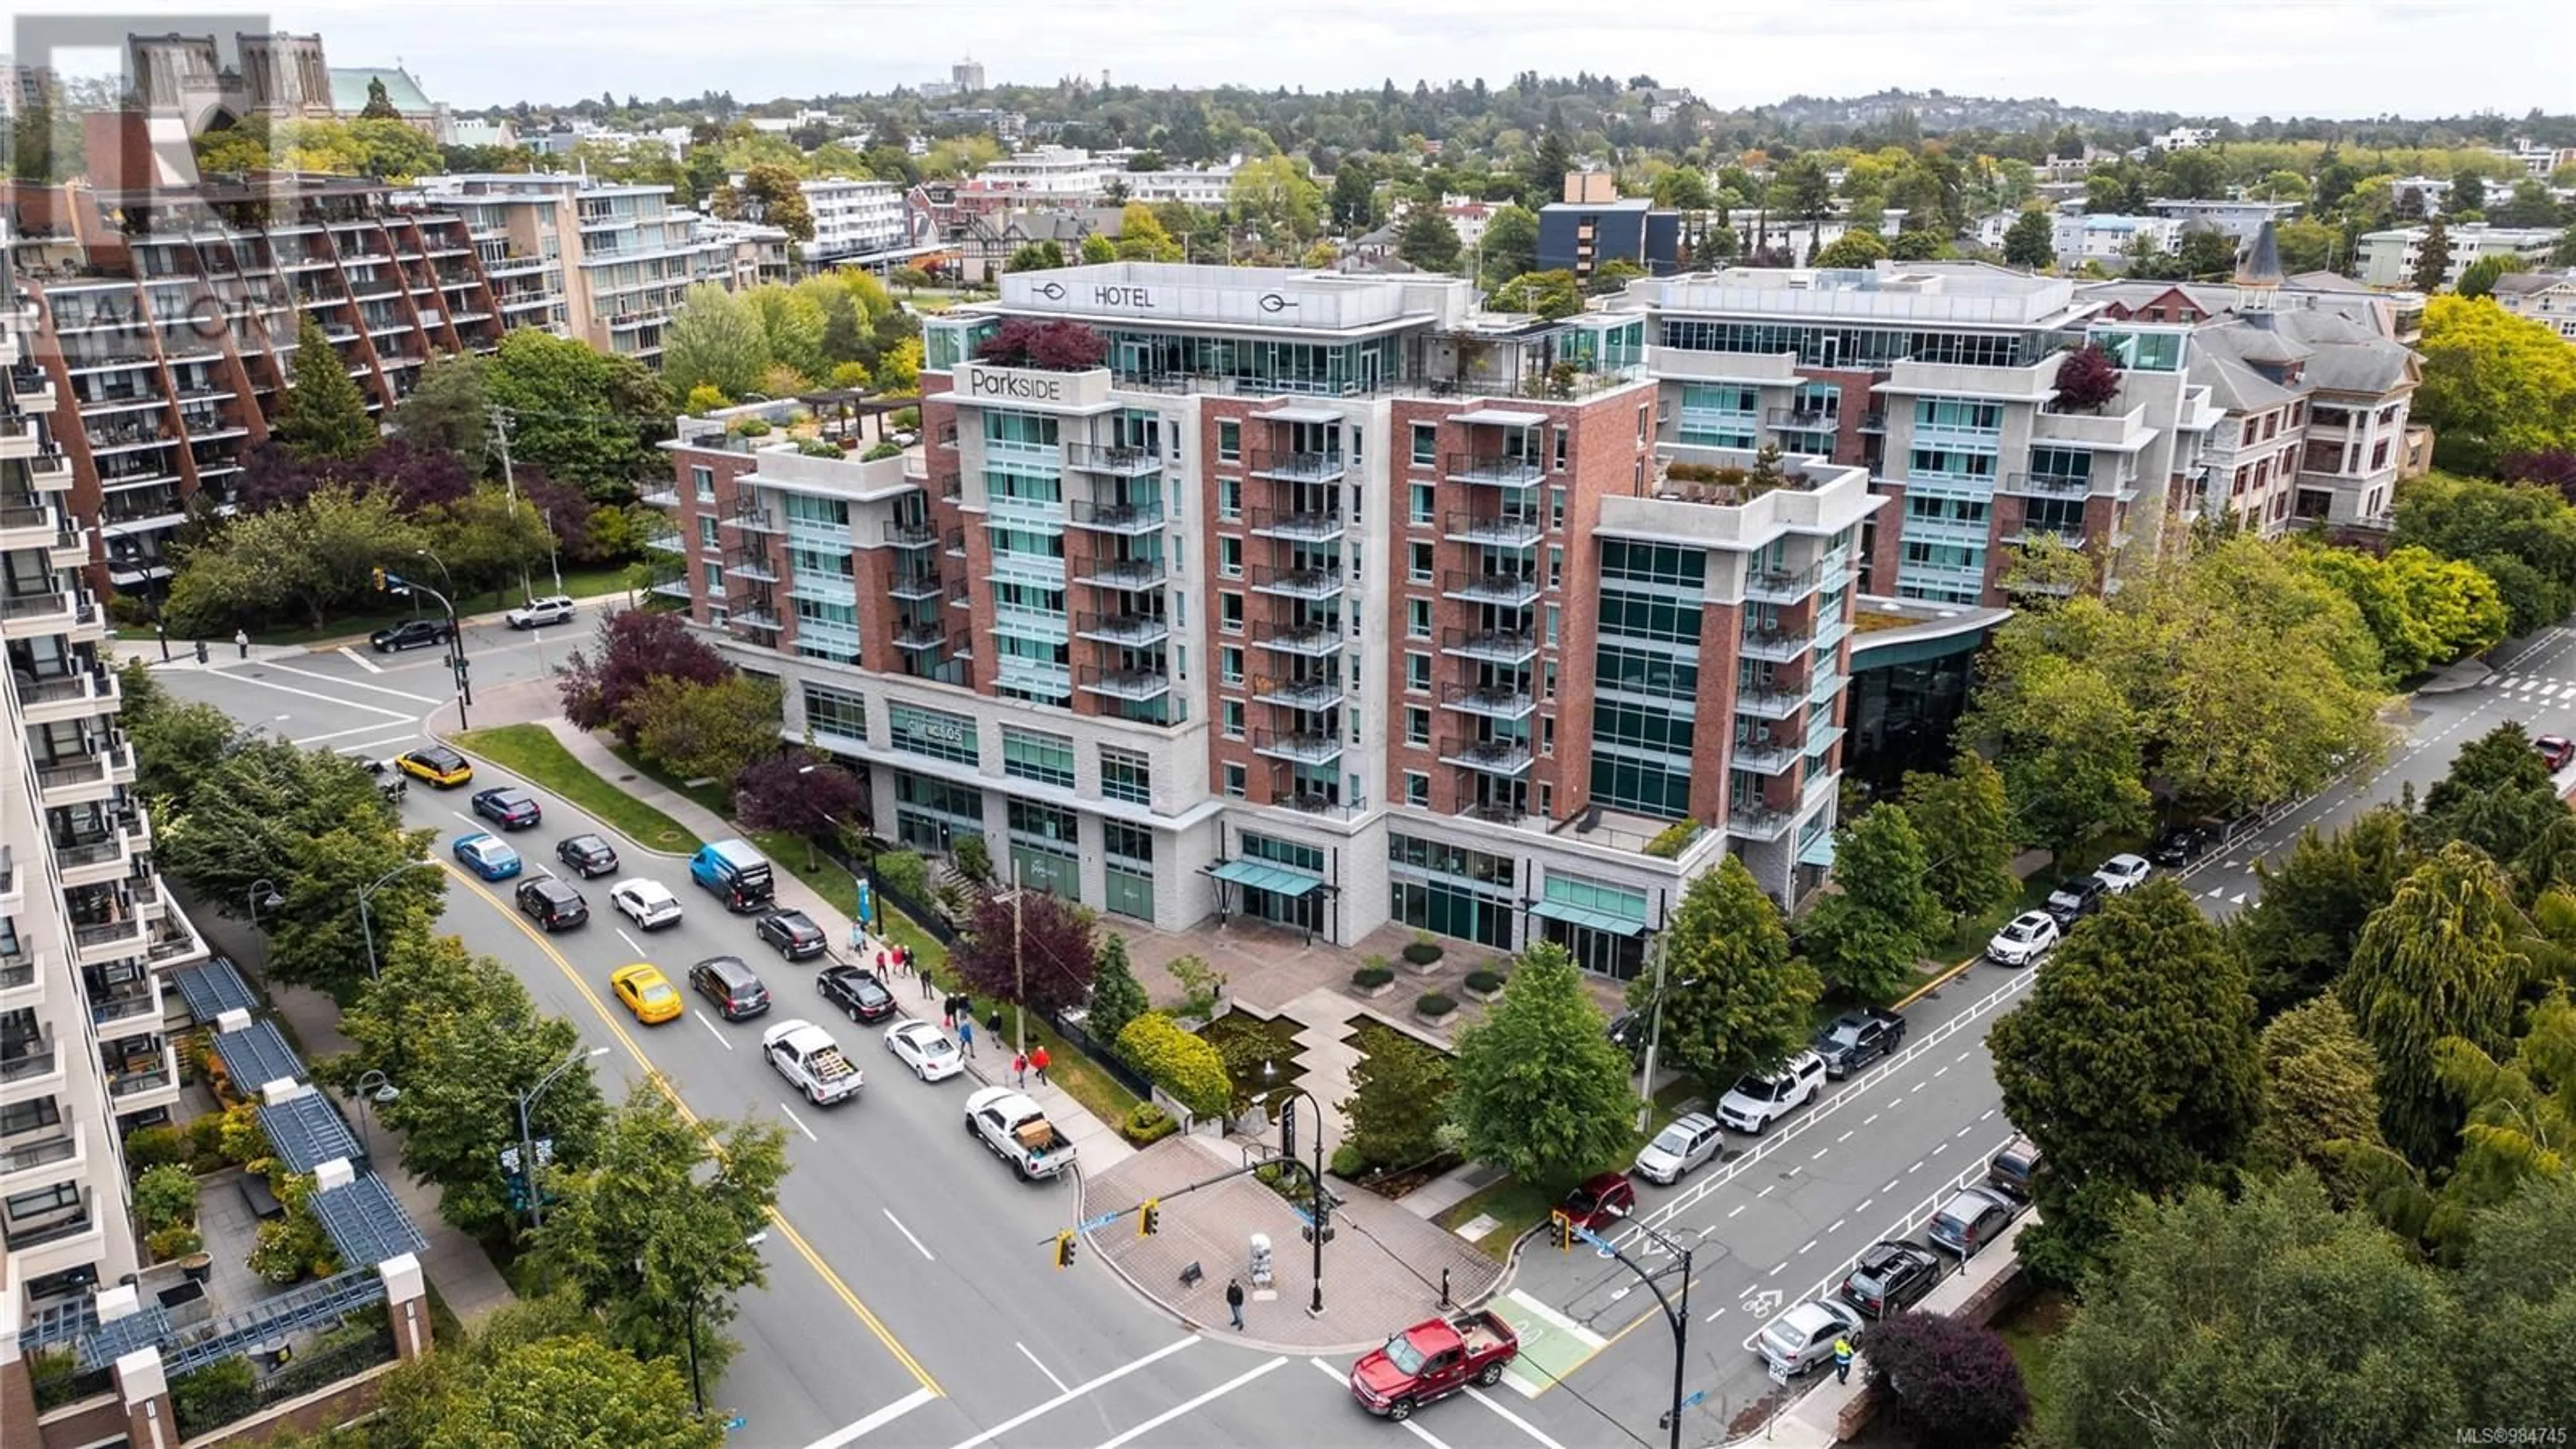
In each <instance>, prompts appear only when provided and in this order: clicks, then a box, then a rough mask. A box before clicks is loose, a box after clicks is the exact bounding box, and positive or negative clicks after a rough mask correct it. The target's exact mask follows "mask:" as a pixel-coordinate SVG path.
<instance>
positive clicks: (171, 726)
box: [116, 654, 241, 821]
mask: <svg viewBox="0 0 2576 1449" xmlns="http://www.w3.org/2000/svg"><path fill="white" fill-rule="evenodd" d="M116 673H117V684H118V689H119V691H120V692H121V693H122V694H123V695H124V696H125V708H124V711H123V712H122V713H121V714H120V715H119V716H118V718H119V719H120V720H121V721H122V722H123V723H124V725H125V733H126V737H127V738H128V739H130V740H131V741H133V743H134V788H135V793H137V794H139V795H141V796H142V797H143V799H144V800H145V802H146V803H147V804H148V805H149V806H150V808H151V810H152V815H153V818H154V819H156V820H164V821H166V820H167V819H168V818H169V816H170V815H171V814H172V813H173V811H175V810H179V809H184V808H186V806H187V802H188V801H189V800H190V799H191V798H192V797H193V796H194V795H195V793H196V791H197V789H198V787H199V786H200V785H202V784H203V783H204V782H205V781H206V780H207V779H208V778H210V777H212V776H213V775H214V773H215V770H216V767H217V766H218V765H219V764H221V763H222V761H223V759H224V757H225V756H226V755H228V754H230V753H232V750H233V746H234V743H235V742H236V741H237V740H238V739H239V738H240V734H241V727H240V726H239V725H236V724H235V723H233V717H232V716H231V715H228V714H226V713H224V712H223V711H222V710H221V709H219V708H217V707H216V706H214V705H211V704H204V703H200V702H198V701H195V700H189V701H184V702H183V701H180V700H177V699H173V698H171V697H170V694H169V692H168V691H167V690H164V689H163V688H162V687H161V681H160V680H158V679H156V678H154V677H153V676H152V674H151V672H150V669H149V667H148V666H147V665H146V664H145V663H144V661H143V656H142V655H139V654H135V655H129V656H127V658H126V661H125V663H123V664H122V665H119V666H118V667H117V671H116Z"/></svg>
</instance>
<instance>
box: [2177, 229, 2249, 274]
mask: <svg viewBox="0 0 2576 1449" xmlns="http://www.w3.org/2000/svg"><path fill="white" fill-rule="evenodd" d="M2174 260H2175V262H2177V263H2178V264H2179V265H2180V266H2181V268H2182V274H2183V275H2184V276H2186V277H2190V278H2194V279H2197V280H2200V281H2223V280H2225V279H2227V278H2229V277H2232V276H2234V275H2235V274H2236V238H2234V237H2232V236H2229V235H2228V234H2227V233H2225V232H2223V231H2218V230H2216V229H2214V228H2209V227H2195V228H2193V229H2192V230H2189V231H2186V232H2184V233H2183V234H2182V243H2181V245H2180V246H2177V247H2176V248H2175V249H2174Z"/></svg>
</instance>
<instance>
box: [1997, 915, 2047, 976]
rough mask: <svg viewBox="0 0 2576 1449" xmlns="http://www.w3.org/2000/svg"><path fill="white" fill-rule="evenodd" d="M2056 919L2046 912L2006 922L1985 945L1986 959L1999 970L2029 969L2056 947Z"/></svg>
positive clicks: (2017, 917)
mask: <svg viewBox="0 0 2576 1449" xmlns="http://www.w3.org/2000/svg"><path fill="white" fill-rule="evenodd" d="M2058 935H2059V932H2058V929H2057V918H2056V917H2055V916H2052V915H2050V914H2049V913H2048V912H2046V911H2024V912H2022V913H2021V914H2020V915H2018V916H2015V917H2013V918H2012V919H2011V920H2009V921H2006V922H2004V928H2003V929H2002V930H2000V931H1997V932H1995V938H1994V939H1993V940H1991V941H1988V942H1987V943H1986V959H1987V960H1989V961H1992V962H1994V963H1995V964H1996V965H1998V966H2027V965H2029V964H2030V963H2031V962H2033V961H2036V960H2038V959H2039V958H2040V957H2042V956H2045V955H2047V954H2048V953H2049V952H2050V951H2052V950H2055V949H2056V947H2057V938H2058Z"/></svg>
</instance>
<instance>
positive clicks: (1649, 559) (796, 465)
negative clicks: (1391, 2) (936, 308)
mask: <svg viewBox="0 0 2576 1449" xmlns="http://www.w3.org/2000/svg"><path fill="white" fill-rule="evenodd" d="M1473 302H1474V294H1473V291H1472V289H1471V287H1470V286H1469V285H1468V284H1467V283H1465V282H1463V281H1459V280H1456V279H1452V278H1445V277H1357V276H1342V275H1331V274H1320V275H1319V274H1309V273H1302V272H1294V271H1281V270H1261V269H1253V268H1209V267H1186V266H1150V265H1139V264H1120V265H1112V266H1101V267H1081V268H1071V269H1066V270H1062V271H1055V272H1045V273H1029V274H1019V275H1012V276H1007V277H1004V278H1003V279H1002V289H1001V296H1000V298H999V299H998V300H997V301H995V302H992V303H989V304H985V305H983V306H981V307H975V308H968V309H963V310H961V311H958V312H954V313H950V314H946V315H944V316H942V317H937V318H932V319H929V320H928V321H927V323H926V327H925V335H924V345H925V350H926V354H927V363H926V367H925V371H924V382H925V394H926V395H925V397H924V399H923V403H922V414H923V424H924V427H925V429H926V430H927V434H926V441H925V443H924V444H922V445H921V446H919V447H917V448H915V449H914V450H912V451H911V452H910V453H908V454H906V455H904V456H901V457H887V458H882V459H879V460H876V461H873V462H865V461H849V460H845V459H835V458H822V457H810V456H807V455H806V454H804V453H803V452H801V451H799V450H798V449H796V448H795V447H793V446H792V445H789V444H787V443H785V442H783V441H780V440H779V438H778V435H777V434H776V433H775V432H774V431H765V430H764V429H755V430H753V431H754V432H755V433H761V434H762V435H760V436H750V437H747V436H746V435H745V432H744V430H743V429H742V427H741V426H739V424H740V422H741V420H742V417H743V416H744V414H739V413H738V414H736V415H732V416H717V417H710V418H691V419H683V420H682V422H681V425H680V430H679V431H680V437H679V438H678V440H677V441H676V442H675V443H674V444H672V445H671V448H672V453H673V464H674V469H675V478H674V482H675V486H674V488H673V490H672V492H671V493H669V494H667V495H664V496H663V497H662V498H661V499H660V500H658V501H660V502H662V503H663V504H665V505H666V506H667V507H669V509H670V510H671V512H672V515H673V518H674V522H675V524H676V525H677V533H676V536H675V537H674V538H672V539H671V540H670V541H669V547H670V548H671V549H672V550H673V551H675V552H676V553H677V554H678V555H679V556H680V557H681V559H682V560H683V568H682V570H681V571H680V572H679V573H678V574H677V575H676V576H675V577H673V578H672V579H670V580H669V581H668V582H667V583H666V584H665V585H664V586H663V587H662V588H661V589H660V590H659V591H658V592H661V593H663V594H665V595H668V596H670V597H674V598H680V599H685V600H686V601H687V605H688V607H689V609H690V611H691V614H692V617H693V618H694V619H696V620H697V621H698V622H699V623H701V624H702V625H705V626H707V627H709V628H710V629H715V630H721V631H722V634H723V636H724V643H725V647H727V648H728V649H729V650H730V651H731V652H732V654H733V655H734V657H735V658H736V659H737V660H738V661H739V662H740V663H741V664H742V665H743V667H745V668H747V669H751V670H755V671H758V672H761V673H765V674H769V675H773V676H776V677H778V678H779V679H780V680H781V681H782V683H783V686H784V691H785V696H786V700H787V718H786V720H785V721H784V725H783V728H784V732H785V733H786V735H787V736H789V737H791V738H795V739H807V738H811V739H812V740H814V741H815V742H816V743H818V744H819V745H821V746H822V747H824V748H827V749H830V750H832V751H834V752H836V753H838V754H840V755H842V756H843V757H845V758H846V759H848V760H850V761H851V762H853V763H854V764H855V765H857V766H858V767H859V768H860V769H861V770H862V771H863V772H864V773H865V775H866V778H867V781H868V785H869V790H870V794H871V799H872V802H873V804H872V810H871V814H872V817H873V821H874V824H875V827H876V829H877V830H878V832H879V833H880V834H882V835H885V836H888V837H891V838H894V839H897V840H900V841H901V842H903V843H904V844H906V845H908V846H911V847H913V848H916V849H921V850H924V851H929V852H942V851H947V850H950V849H952V848H953V847H954V845H955V843H956V841H957V840H958V839H959V838H960V837H962V836H965V835H969V834H973V835H981V836H984V837H986V838H987V839H988V840H990V841H991V842H992V846H991V853H992V855H993V857H994V859H995V860H996V862H997V863H1000V864H1001V865H1002V867H1003V868H1004V869H1005V870H1007V871H1008V872H1009V873H1010V874H1012V875H1013V876H1015V877H1016V878H1017V879H1019V880H1020V881H1022V882H1024V883H1026V884H1029V885H1034V886H1039V887H1043V888H1046V889H1049V890H1054V891H1057V892H1059V893H1061V894H1064V895H1066V896H1070V897H1078V898H1079V899H1081V900H1082V901H1084V902H1085V903H1086V904H1089V905H1092V906H1095V907H1098V908H1100V909H1103V910H1105V911H1108V912H1110V913H1112V914H1116V915H1125V916H1130V917H1134V918H1136V919H1139V920H1144V921H1149V922H1152V923H1154V924H1155V925H1157V926H1160V927H1164V928H1177V927H1181V926H1186V925H1189V924H1191V923H1193V922H1197V921H1199V920H1202V919H1205V918H1207V917H1210V916H1212V915H1220V914H1241V915H1248V916H1253V917H1257V918H1261V919H1266V920H1269V921H1273V922H1278V923H1281V924H1284V925H1289V926H1293V927H1298V928H1302V929H1304V930H1307V931H1310V932H1313V933H1316V934H1319V935H1322V936H1324V937H1327V938H1329V939H1331V940H1334V941H1337V942H1344V943H1348V942H1352V941H1356V940H1358V939H1359V938H1361V937H1362V936H1365V935H1367V934H1368V933H1369V932H1371V931H1373V930H1375V929H1377V928H1379V927H1381V926H1383V925H1385V924H1387V923H1389V922H1397V923H1402V924H1404V925H1409V926H1413V927H1417V928H1420V929H1424V930H1430V931H1434V932H1437V933H1439V934H1442V935H1447V936H1454V937H1460V938H1463V939H1466V940H1470V941H1474V942H1477V943H1479V944H1482V945H1486V946H1490V947H1494V948H1497V949H1505V950H1508V949H1516V948H1518V947H1519V946H1521V945H1523V944H1526V943H1527V942H1528V941H1530V940H1533V939H1540V938H1546V939H1554V940H1558V941H1561V942H1563V943H1565V944H1567V945H1568V946H1570V947H1571V948H1573V949H1574V951H1575V953H1576V955H1577V957H1578V958H1579V959H1580V960H1582V961H1583V963H1584V964H1585V965H1586V966H1587V967H1588V968H1590V969H1593V970H1597V971H1602V972H1606V973H1609V974H1613V975H1627V974H1631V973H1633V972H1634V971H1635V970H1636V969H1637V968H1638V965H1639V963H1640V961H1641V959H1642V949H1643V940H1644V937H1645V935H1646V933H1648V932H1649V931H1650V930H1651V929H1653V928H1655V927H1656V926H1658V925H1660V924H1661V922H1662V921H1663V919H1664V914H1665V912H1666V911H1667V910H1669V908H1670V906H1671V904H1672V901H1673V899H1674V897H1675V896H1676V894H1677V893H1678V891H1679V890H1680V887H1681V884H1682V882H1683V881H1685V880H1686V879H1688V878H1689V877H1690V876H1691V875H1693V874H1696V873H1697V872H1698V871H1700V870H1703V869H1706V868H1708V866H1709V865H1710V864H1711V863H1712V862H1713V861H1714V859H1715V858H1716V856H1717V854H1718V853H1719V852H1721V851H1733V852H1735V853H1737V854H1739V855H1741V856H1742V857H1743V858H1744V860H1745V861H1746V863H1747V864H1748V865H1749V866H1750V867H1751V868H1752V870H1753V871H1754V873H1755V875H1756V877H1757V878H1758V879H1759V880H1761V882H1762V883H1763V885H1764V886H1765V888H1766V889H1768V890H1770V891H1771V892H1773V893H1774V894H1775V895H1777V896H1779V897H1780V898H1782V899H1784V900H1787V899H1792V898H1794V897H1796V896H1797V895H1799V894H1802V893H1803V891H1804V890H1806V889H1808V888H1810V887H1812V886H1813V885H1814V884H1816V883H1817V882H1819V881H1820V880H1821V879H1822V876H1823V871H1824V868H1825V866H1826V865H1827V864H1828V863H1829V861H1830V858H1831V835H1830V832H1831V829H1832V825H1833V819H1834V803H1835V802H1834V795H1835V788H1834V787H1835V782H1836V780H1837V778H1838V774H1839V745H1840V738H1841V734H1842V724H1841V719H1840V713H1841V707H1842V695H1843V685H1844V681H1845V677H1846V674H1847V666H1846V663H1845V661H1846V659H1847V654H1848V644H1847V636H1848V633H1849V629H1850V618H1851V614H1852V608H1853V602H1854V597H1855V589H1854V573H1855V570H1856V567H1857V560H1858V556H1859V555H1858V542H1859V534H1860V530H1861V527H1862V524H1863V521H1864V520H1865V519H1866V518H1867V517H1868V516H1869V515H1870V514H1871V512H1872V511H1873V510H1874V509H1876V508H1878V507H1880V506H1881V505H1880V504H1879V502H1878V500H1876V499H1875V498H1873V497H1872V496H1871V493H1870V488H1869V477H1868V474H1867V472H1866V471H1865V470H1864V469H1862V468H1860V467H1858V466H1855V465H1853V464H1852V463H1849V462H1840V463H1838V462H1834V461H1831V460H1830V459H1826V458H1821V457H1813V456H1805V457H1801V456H1791V457H1787V458H1783V459H1779V460H1777V461H1776V463H1775V462H1774V460H1772V459H1770V458H1768V457H1758V456H1757V454H1756V452H1755V450H1754V441H1755V440H1746V441H1745V442H1744V444H1743V446H1741V447H1727V446H1720V445H1718V444H1716V443H1713V442H1707V441H1690V440H1687V439H1685V438H1683V437H1682V436H1681V435H1680V432H1679V425H1678V424H1677V422H1676V417H1677V412H1676V408H1675V404H1676V403H1678V402H1680V401H1681V400H1682V390H1681V386H1680V385H1679V384H1677V383H1659V382H1658V381H1656V380H1655V379H1654V378H1653V377H1651V376H1649V374H1648V371H1647V369H1646V365H1645V364H1646V362H1647V359H1648V347H1647V340H1648V327H1649V325H1650V319H1648V318H1646V317H1643V316H1639V315H1634V314H1612V313H1590V314H1584V315H1580V316H1576V317H1572V318H1568V319H1565V320H1563V321H1559V322H1540V321H1535V320H1533V319H1530V318H1526V317H1502V316H1495V315H1492V314H1485V313H1480V312H1477V311H1476V310H1474V307H1473ZM1010 323H1036V324H1046V325H1052V326H1057V327H1060V328H1062V329H1064V330H1065V331H1066V332H1069V333H1071V334H1072V335H1073V337H1074V339H1075V340H1076V342H1077V344H1079V342H1080V341H1081V339H1085V338H1088V339H1096V343H1097V345H1098V346H1099V348H1100V349H1101V354H1102V360H1101V361H1100V363H1099V364H1098V365H1096V366H1089V367H1077V368H1073V369H1070V370H1066V369H1063V368H1061V367H1049V366H1043V365H1033V361H1032V359H1029V358H1013V357H1009V356H998V357H997V356H990V355H986V349H987V347H988V346H989V345H990V344H992V343H993V341H994V339H995V338H996V336H997V335H998V334H999V332H1000V330H1001V329H1002V328H1003V327H1004V326H1005V324H1010ZM1015 335H1016V334H1015ZM1006 341H1007V339H1006ZM1058 360H1059V361H1060V360H1061V359H1058ZM751 411H753V412H758V413H761V414H763V415H764V416H765V418H766V419H767V421H769V422H773V423H774V422H775V421H777V420H780V419H784V418H785V417H786V416H787V415H788V409H787V408H786V407H784V406H780V405H770V406H767V407H764V408H760V409H754V410H751Z"/></svg>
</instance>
